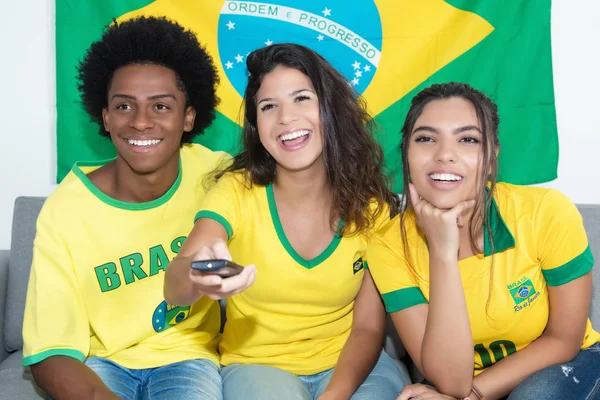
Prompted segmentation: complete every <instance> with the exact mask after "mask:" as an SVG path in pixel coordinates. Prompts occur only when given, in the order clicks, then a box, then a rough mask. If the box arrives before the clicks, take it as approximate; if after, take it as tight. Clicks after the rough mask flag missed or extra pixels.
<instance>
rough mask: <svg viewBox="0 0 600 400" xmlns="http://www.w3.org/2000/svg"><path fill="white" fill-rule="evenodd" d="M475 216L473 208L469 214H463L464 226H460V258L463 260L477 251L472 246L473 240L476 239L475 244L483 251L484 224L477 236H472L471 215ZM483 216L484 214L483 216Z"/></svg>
mask: <svg viewBox="0 0 600 400" xmlns="http://www.w3.org/2000/svg"><path fill="white" fill-rule="evenodd" d="M472 216H473V212H472V210H471V211H469V213H467V214H463V215H462V226H461V227H459V228H458V234H459V241H460V245H459V259H460V260H462V259H464V258H467V257H470V256H472V255H474V254H477V252H475V251H473V248H472V246H471V240H472V239H473V240H474V241H475V244H476V246H477V248H478V249H480V250H481V252H483V225H482V226H481V228H480V229H479V230H478V231H477V232H476V236H475V237H474V238H472V237H471V217H472ZM482 217H483V216H482Z"/></svg>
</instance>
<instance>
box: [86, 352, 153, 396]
mask: <svg viewBox="0 0 600 400" xmlns="http://www.w3.org/2000/svg"><path fill="white" fill-rule="evenodd" d="M85 365H87V366H88V368H90V369H91V370H92V371H94V372H95V373H96V375H98V376H99V377H100V379H102V382H104V384H105V385H106V386H107V387H108V388H109V389H110V390H111V391H112V392H113V393H114V394H116V395H117V396H119V397H120V398H122V399H125V400H137V399H138V395H139V393H140V388H141V380H140V377H141V375H140V371H141V370H133V369H128V368H125V367H122V366H120V365H119V364H117V363H115V362H113V361H110V360H108V359H106V358H100V357H90V358H88V359H87V360H85Z"/></svg>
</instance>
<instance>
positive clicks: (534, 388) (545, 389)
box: [508, 342, 600, 400]
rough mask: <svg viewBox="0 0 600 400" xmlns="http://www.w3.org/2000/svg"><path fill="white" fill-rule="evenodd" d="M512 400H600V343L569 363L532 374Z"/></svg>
mask: <svg viewBox="0 0 600 400" xmlns="http://www.w3.org/2000/svg"><path fill="white" fill-rule="evenodd" d="M508 399H509V400H529V399H532V400H533V399H535V400H538V399H561V400H571V399H573V400H594V399H600V342H599V343H596V344H594V345H593V346H591V347H589V348H587V349H585V350H581V351H580V352H579V354H578V355H577V357H575V359H573V361H571V362H569V363H566V364H561V365H555V366H552V367H548V368H544V369H542V370H541V371H538V372H536V373H535V374H532V375H531V376H529V377H528V378H527V379H525V380H524V381H523V382H521V383H520V384H519V385H518V386H517V387H516V388H515V389H514V390H513V391H512V393H511V394H510V396H508Z"/></svg>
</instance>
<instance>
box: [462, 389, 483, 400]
mask: <svg viewBox="0 0 600 400" xmlns="http://www.w3.org/2000/svg"><path fill="white" fill-rule="evenodd" d="M459 400H486V398H485V396H484V395H483V393H481V390H479V388H478V387H477V386H475V385H472V386H471V393H469V396H468V397H465V398H464V399H459Z"/></svg>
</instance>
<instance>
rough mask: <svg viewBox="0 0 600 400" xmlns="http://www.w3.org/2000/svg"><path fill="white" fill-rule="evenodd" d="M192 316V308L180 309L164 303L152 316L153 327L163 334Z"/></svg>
mask: <svg viewBox="0 0 600 400" xmlns="http://www.w3.org/2000/svg"><path fill="white" fill-rule="evenodd" d="M189 315H190V306H185V307H179V306H174V305H171V304H167V302H165V301H163V302H162V303H160V304H159V305H158V307H156V310H154V314H153V315H152V327H153V328H154V330H155V331H156V332H162V331H164V330H167V329H169V328H170V327H172V326H175V325H177V324H178V323H180V322H182V321H184V320H185V319H186V318H187V317H188V316H189Z"/></svg>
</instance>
